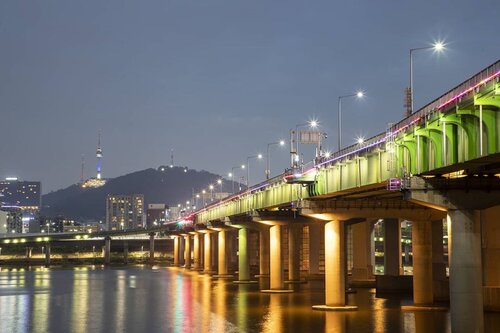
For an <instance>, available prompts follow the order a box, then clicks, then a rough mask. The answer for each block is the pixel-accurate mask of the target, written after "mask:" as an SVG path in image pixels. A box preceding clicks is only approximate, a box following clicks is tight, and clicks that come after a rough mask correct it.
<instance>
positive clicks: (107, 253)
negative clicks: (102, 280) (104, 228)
mask: <svg viewBox="0 0 500 333" xmlns="http://www.w3.org/2000/svg"><path fill="white" fill-rule="evenodd" d="M110 263H111V237H109V236H106V238H104V264H105V265H109V264H110Z"/></svg>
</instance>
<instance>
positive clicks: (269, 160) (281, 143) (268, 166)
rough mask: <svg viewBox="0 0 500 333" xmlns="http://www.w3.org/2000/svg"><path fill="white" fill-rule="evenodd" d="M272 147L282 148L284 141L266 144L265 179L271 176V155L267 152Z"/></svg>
mask: <svg viewBox="0 0 500 333" xmlns="http://www.w3.org/2000/svg"><path fill="white" fill-rule="evenodd" d="M274 145H280V146H284V145H285V141H284V140H280V141H278V142H271V143H268V144H267V161H266V162H267V169H266V179H269V177H270V175H271V154H270V152H269V147H271V146H274Z"/></svg>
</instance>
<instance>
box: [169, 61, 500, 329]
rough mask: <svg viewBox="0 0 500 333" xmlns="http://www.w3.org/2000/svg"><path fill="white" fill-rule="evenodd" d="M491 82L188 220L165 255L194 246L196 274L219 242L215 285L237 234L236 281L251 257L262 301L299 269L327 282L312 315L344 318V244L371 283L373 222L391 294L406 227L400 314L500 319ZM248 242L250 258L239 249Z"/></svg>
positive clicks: (495, 105) (498, 95)
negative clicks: (405, 290)
mask: <svg viewBox="0 0 500 333" xmlns="http://www.w3.org/2000/svg"><path fill="white" fill-rule="evenodd" d="M499 78H500V61H497V62H496V63H494V64H492V65H491V66H489V67H487V68H485V69H484V70H482V71H481V72H479V73H478V74H476V75H474V76H473V77H471V78H470V79H468V80H467V81H465V82H463V83H462V84H460V85H458V86H457V87H455V88H453V89H451V90H450V91H448V92H447V93H445V94H443V95H442V96H440V97H439V98H437V99H436V100H434V101H432V102H431V103H429V104H428V105H426V106H424V107H423V108H422V109H420V110H418V111H417V112H415V113H414V114H412V115H411V116H409V117H408V118H406V119H403V120H402V121H400V122H399V123H396V124H392V125H391V126H389V127H388V129H387V130H386V131H385V132H383V133H380V134H379V135H376V136H374V137H372V138H370V139H369V140H367V141H365V142H364V143H362V144H356V145H352V146H350V147H347V148H345V149H342V150H341V151H339V152H337V153H335V154H334V155H333V156H331V157H329V158H317V159H316V160H315V161H314V163H313V164H312V165H310V166H309V167H304V168H301V169H294V170H290V171H289V172H286V173H284V174H282V175H280V176H278V177H275V178H273V179H270V180H268V181H265V182H263V183H260V184H257V185H255V186H252V187H250V188H249V189H247V190H245V191H242V192H240V193H237V194H235V195H232V196H229V197H227V198H225V199H223V200H220V201H218V202H215V203H213V204H210V205H208V206H206V207H204V208H203V209H200V210H198V211H196V212H194V213H193V214H192V215H191V216H189V217H188V219H192V220H193V225H194V229H195V232H194V233H193V235H190V234H186V235H185V236H183V238H184V239H182V237H176V243H175V244H176V245H175V249H177V248H179V244H180V243H181V242H183V243H184V244H186V245H185V246H186V247H189V245H188V244H190V238H191V237H193V238H194V247H195V249H194V257H193V258H194V265H195V267H196V268H200V265H201V262H204V265H205V266H204V269H205V271H207V272H211V271H212V270H213V269H214V267H215V265H212V259H211V257H210V255H207V254H206V252H207V251H208V252H210V251H212V245H211V243H212V242H215V241H217V243H218V258H217V260H218V264H217V267H218V271H217V273H218V275H220V276H225V275H226V274H228V271H227V267H228V264H227V261H228V256H227V252H228V251H231V250H228V240H227V238H228V237H231V236H229V235H230V234H231V233H234V232H231V230H233V229H237V230H238V231H237V235H238V237H237V239H238V245H237V246H236V248H237V249H238V276H239V281H241V282H244V281H249V280H250V274H249V263H250V261H251V258H250V253H258V255H259V261H260V262H259V266H260V272H259V273H260V274H261V275H267V274H269V276H270V290H268V292H289V291H290V290H288V289H287V288H285V282H298V281H299V279H300V269H301V268H304V267H303V266H307V270H308V271H309V273H310V274H313V273H319V272H320V271H321V273H323V272H324V275H325V304H324V305H318V306H317V307H316V308H317V309H326V310H354V309H355V307H353V306H350V305H348V304H346V283H347V281H346V261H347V259H346V255H347V253H346V252H347V251H346V249H347V246H346V243H348V242H351V243H352V244H351V249H352V252H353V253H352V256H353V267H352V280H353V281H355V280H360V281H366V280H370V279H372V278H373V267H372V266H373V260H372V259H371V258H373V253H372V252H373V250H372V249H371V248H370V240H371V239H372V238H373V236H371V231H372V229H373V224H374V222H375V221H380V220H383V223H384V226H385V237H384V252H385V263H384V264H385V275H386V277H385V278H381V279H380V281H377V286H381V285H383V284H384V283H387V284H392V285H398V283H399V282H398V281H399V280H400V279H399V277H400V276H401V273H402V269H401V268H402V264H401V258H402V256H401V232H400V228H401V223H400V222H401V220H406V221H411V222H412V244H413V299H414V304H415V307H411V308H409V309H418V308H421V309H422V308H425V309H429V308H430V309H433V308H437V307H436V305H435V304H436V302H437V301H438V300H447V299H449V302H450V312H451V321H452V330H453V332H475V331H482V328H483V308H488V309H497V310H498V309H499V308H500V273H499V272H500V256H499V254H500V225H499V224H498V222H497V221H496V219H497V218H498V216H500V116H499V111H500V83H499ZM443 219H445V220H446V221H447V223H446V225H447V228H448V230H447V231H448V254H449V255H448V264H449V282H448V279H447V277H446V266H447V265H446V262H445V261H444V258H445V257H444V255H443ZM347 230H350V232H347ZM212 232H213V233H216V234H217V238H216V239H215V238H214V237H211V236H210V234H211V233H212ZM201 234H203V235H204V237H203V240H204V243H205V248H204V249H205V257H204V258H203V260H202V258H201V252H203V251H202V250H200V249H201V248H200V245H199V244H200V242H201V236H200V235H201ZM252 234H257V236H256V238H257V239H258V242H259V244H258V246H255V247H257V248H258V250H257V251H255V250H254V249H252V246H251V245H249V244H251V243H252V240H251V236H252ZM233 237H234V236H233ZM254 238H255V236H254ZM254 243H255V241H254ZM285 245H286V246H285ZM233 247H235V246H233ZM306 250H307V251H306ZM232 251H235V249H233V250H232ZM306 252H308V253H307V254H306ZM176 253H177V255H178V253H180V252H179V251H178V250H176ZM323 256H324V258H323ZM175 260H176V262H180V261H181V258H177V259H175ZM189 261H190V258H187V259H186V263H185V264H186V265H187V266H189V265H191V263H190V262H189ZM304 262H307V265H304ZM285 266H288V267H287V268H288V276H287V280H288V281H285V275H284V270H285ZM321 266H324V269H323V267H321ZM377 279H378V278H377ZM384 281H385V282H384ZM448 283H449V286H448Z"/></svg>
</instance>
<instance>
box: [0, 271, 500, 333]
mask: <svg viewBox="0 0 500 333" xmlns="http://www.w3.org/2000/svg"><path fill="white" fill-rule="evenodd" d="M266 283H268V282H267V281H265V280H263V281H261V282H260V285H259V284H253V285H237V284H234V283H232V282H231V280H216V279H212V278H210V277H208V276H205V275H201V274H198V273H195V272H190V271H185V270H183V269H178V268H162V267H153V268H151V267H147V266H145V267H123V268H106V269H103V268H100V267H97V268H94V267H77V268H73V269H41V268H39V269H36V270H31V271H27V270H19V269H15V270H14V269H5V268H4V269H2V270H1V271H0V332H9V333H11V332H12V333H14V332H40V333H41V332H57V333H59V332H61V333H67V332H81V333H87V332H271V333H278V332H338V333H351V332H391V333H392V332H416V333H427V332H451V329H450V315H449V312H403V311H401V310H400V306H401V305H405V304H410V303H411V298H403V299H401V298H399V299H398V298H394V297H391V298H389V299H384V298H376V297H375V295H374V294H373V290H371V289H359V290H358V292H357V293H355V294H349V303H350V304H356V305H358V307H359V309H358V310H357V311H352V312H344V313H342V312H321V311H314V310H312V309H311V305H314V304H322V303H324V290H323V282H322V281H312V282H310V283H308V284H303V285H298V286H294V288H296V292H294V293H292V294H263V293H261V292H260V291H259V290H260V289H261V288H266V287H268V286H266ZM485 324H486V327H487V330H486V332H500V329H498V328H499V327H500V314H498V313H487V314H486V316H485Z"/></svg>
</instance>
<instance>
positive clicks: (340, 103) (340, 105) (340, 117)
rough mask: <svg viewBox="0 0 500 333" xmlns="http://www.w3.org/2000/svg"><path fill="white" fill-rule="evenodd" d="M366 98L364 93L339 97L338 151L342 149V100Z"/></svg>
mask: <svg viewBox="0 0 500 333" xmlns="http://www.w3.org/2000/svg"><path fill="white" fill-rule="evenodd" d="M363 96H364V93H363V92H362V91H358V92H357V93H355V94H349V95H343V96H339V97H338V99H339V115H338V116H339V118H338V124H337V126H338V128H337V132H338V134H337V135H338V141H339V142H338V150H339V151H340V149H341V148H342V99H343V98H348V97H356V98H362V97H363Z"/></svg>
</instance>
